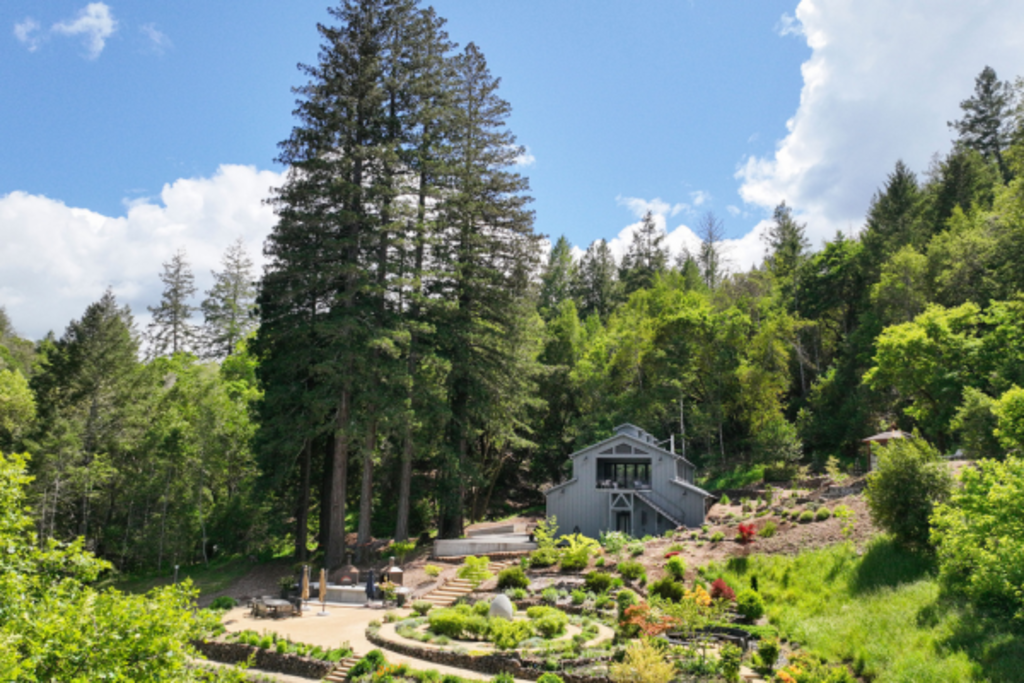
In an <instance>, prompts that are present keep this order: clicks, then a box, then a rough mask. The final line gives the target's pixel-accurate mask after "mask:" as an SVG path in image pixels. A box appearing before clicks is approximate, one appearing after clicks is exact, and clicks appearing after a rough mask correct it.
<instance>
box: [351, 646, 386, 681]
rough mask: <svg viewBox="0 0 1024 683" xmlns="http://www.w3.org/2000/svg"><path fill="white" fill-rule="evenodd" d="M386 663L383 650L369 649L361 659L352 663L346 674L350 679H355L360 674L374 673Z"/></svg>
mask: <svg viewBox="0 0 1024 683" xmlns="http://www.w3.org/2000/svg"><path fill="white" fill-rule="evenodd" d="M387 663H388V661H387V659H385V658H384V653H383V652H381V651H380V650H370V651H369V652H367V653H366V655H365V656H364V657H363V658H362V659H360V660H359V661H358V662H356V663H355V664H353V665H352V668H351V669H349V672H348V676H349V678H350V679H352V680H355V679H357V678H359V677H360V676H365V675H367V674H372V673H374V672H375V671H377V669H379V668H381V667H382V666H386V665H387Z"/></svg>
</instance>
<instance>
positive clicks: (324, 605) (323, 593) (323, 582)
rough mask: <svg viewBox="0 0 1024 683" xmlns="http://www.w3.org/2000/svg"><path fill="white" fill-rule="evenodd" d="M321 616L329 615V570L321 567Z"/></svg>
mask: <svg viewBox="0 0 1024 683" xmlns="http://www.w3.org/2000/svg"><path fill="white" fill-rule="evenodd" d="M318 587H319V588H320V609H321V611H320V612H319V615H320V616H327V614H328V612H327V570H326V569H323V568H321V569H320V585H319V586H318Z"/></svg>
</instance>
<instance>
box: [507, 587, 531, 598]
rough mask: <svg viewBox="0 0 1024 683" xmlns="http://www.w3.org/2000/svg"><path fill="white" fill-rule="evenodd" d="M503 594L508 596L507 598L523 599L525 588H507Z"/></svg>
mask: <svg viewBox="0 0 1024 683" xmlns="http://www.w3.org/2000/svg"><path fill="white" fill-rule="evenodd" d="M505 595H507V596H508V599H509V600H525V599H526V589H525V588H509V589H508V590H507V591H505Z"/></svg>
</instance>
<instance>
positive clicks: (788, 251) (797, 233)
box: [763, 201, 811, 280]
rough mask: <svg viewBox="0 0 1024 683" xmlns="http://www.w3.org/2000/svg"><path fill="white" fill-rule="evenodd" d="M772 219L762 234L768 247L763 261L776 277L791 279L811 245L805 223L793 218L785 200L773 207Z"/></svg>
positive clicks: (791, 210)
mask: <svg viewBox="0 0 1024 683" xmlns="http://www.w3.org/2000/svg"><path fill="white" fill-rule="evenodd" d="M772 220H773V221H774V222H773V223H772V224H771V225H770V226H768V231H767V232H766V233H765V234H764V236H763V239H764V241H765V243H766V244H767V247H768V251H767V254H766V256H765V261H766V262H767V264H768V267H769V268H770V269H771V271H772V272H773V273H774V274H775V276H776V277H778V278H781V279H784V280H791V279H792V278H793V276H794V275H795V274H796V272H797V268H799V266H800V264H801V262H802V261H803V259H804V257H805V255H806V252H807V250H808V248H810V246H811V244H810V242H808V241H807V237H806V229H807V225H806V224H804V223H798V222H797V221H796V219H795V218H793V209H791V208H790V207H788V206H786V202H785V201H783V202H782V203H781V204H779V205H778V206H776V207H775V212H774V213H773V214H772Z"/></svg>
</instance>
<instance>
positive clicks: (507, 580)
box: [498, 567, 530, 591]
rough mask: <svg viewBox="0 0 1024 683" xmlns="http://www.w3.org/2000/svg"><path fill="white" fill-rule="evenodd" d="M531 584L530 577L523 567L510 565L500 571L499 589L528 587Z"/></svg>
mask: <svg viewBox="0 0 1024 683" xmlns="http://www.w3.org/2000/svg"><path fill="white" fill-rule="evenodd" d="M529 585H530V579H529V578H528V577H527V576H526V572H524V571H523V568H522V567H509V568H507V569H502V570H501V572H499V573H498V590H502V591H503V590H505V589H507V588H526V587H527V586H529Z"/></svg>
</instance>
